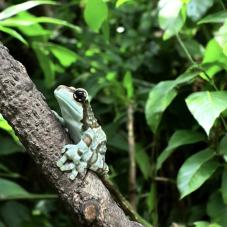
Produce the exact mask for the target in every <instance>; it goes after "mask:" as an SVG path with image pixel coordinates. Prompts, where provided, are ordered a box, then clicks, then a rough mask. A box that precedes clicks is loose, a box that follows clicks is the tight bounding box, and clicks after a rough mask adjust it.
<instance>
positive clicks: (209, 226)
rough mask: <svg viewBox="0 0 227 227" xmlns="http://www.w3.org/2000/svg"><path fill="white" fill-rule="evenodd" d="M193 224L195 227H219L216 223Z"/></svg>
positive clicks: (197, 222)
mask: <svg viewBox="0 0 227 227" xmlns="http://www.w3.org/2000/svg"><path fill="white" fill-rule="evenodd" d="M193 224H194V225H195V227H221V226H220V225H218V224H216V223H209V222H206V221H196V222H194V223H193Z"/></svg>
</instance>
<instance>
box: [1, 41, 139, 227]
mask: <svg viewBox="0 0 227 227" xmlns="http://www.w3.org/2000/svg"><path fill="white" fill-rule="evenodd" d="M0 113H2V115H3V116H4V117H5V118H6V119H7V120H8V122H9V123H10V124H11V126H12V127H13V128H14V130H15V132H16V134H17V136H18V137H19V138H20V140H21V142H22V143H23V145H24V146H25V148H26V150H27V152H29V154H30V155H31V157H32V159H33V160H34V161H35V163H36V164H37V168H39V169H40V170H41V172H42V173H43V174H44V175H45V176H46V178H47V179H48V181H49V182H50V184H51V185H53V188H55V189H56V191H57V193H58V194H59V196H60V198H61V199H62V202H63V203H64V204H65V206H66V207H67V209H68V210H69V211H70V213H71V214H72V216H73V218H74V219H75V221H76V223H77V226H78V225H79V226H104V227H107V226H108V227H110V226H113V227H118V226H119V227H120V226H123V227H125V226H127V227H130V226H138V227H139V226H142V225H140V224H139V223H137V222H133V221H130V220H129V218H128V217H127V216H126V215H125V214H124V212H123V211H122V209H121V208H120V207H119V206H118V205H117V204H116V202H115V201H114V200H113V199H112V197H111V195H110V193H109V191H108V190H107V189H106V187H105V186H104V185H103V183H102V181H101V180H100V179H99V178H98V177H97V176H96V175H95V174H94V173H92V172H88V174H87V175H86V177H85V178H84V179H76V180H75V181H74V182H72V181H70V180H69V179H68V178H67V174H64V173H62V172H61V171H59V169H58V168H57V167H56V161H57V160H58V159H59V157H60V151H61V148H62V147H63V146H64V145H65V144H67V143H69V142H70V140H69V137H68V135H67V134H66V132H65V130H64V129H63V128H62V126H61V125H60V124H59V122H58V121H57V120H56V119H55V117H54V115H53V114H52V112H51V110H50V108H49V107H48V105H47V104H46V102H45V98H44V97H43V95H42V94H41V93H40V92H39V91H38V90H37V88H36V86H35V85H34V84H33V82H32V81H31V79H30V78H29V76H28V75H27V72H26V70H25V68H24V66H23V65H22V64H21V63H20V62H18V61H16V60H15V59H14V58H13V57H12V56H11V55H10V54H9V53H8V50H7V48H6V47H4V46H3V45H2V44H0Z"/></svg>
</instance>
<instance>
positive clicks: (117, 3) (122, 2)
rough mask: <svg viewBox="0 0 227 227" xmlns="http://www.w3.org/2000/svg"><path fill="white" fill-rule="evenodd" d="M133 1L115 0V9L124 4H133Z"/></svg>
mask: <svg viewBox="0 0 227 227" xmlns="http://www.w3.org/2000/svg"><path fill="white" fill-rule="evenodd" d="M133 1H134V0H117V2H116V7H120V6H122V5H124V4H125V3H129V2H133Z"/></svg>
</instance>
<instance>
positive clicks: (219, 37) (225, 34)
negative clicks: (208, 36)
mask: <svg viewBox="0 0 227 227" xmlns="http://www.w3.org/2000/svg"><path fill="white" fill-rule="evenodd" d="M215 40H216V41H217V42H218V44H219V45H220V47H221V48H222V50H223V53H224V54H225V56H227V19H226V20H225V23H224V24H223V26H221V27H220V29H219V30H218V31H217V32H216V33H215Z"/></svg>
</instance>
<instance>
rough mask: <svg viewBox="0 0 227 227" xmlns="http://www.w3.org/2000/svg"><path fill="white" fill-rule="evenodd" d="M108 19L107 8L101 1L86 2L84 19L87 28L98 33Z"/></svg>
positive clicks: (90, 0)
mask: <svg viewBox="0 0 227 227" xmlns="http://www.w3.org/2000/svg"><path fill="white" fill-rule="evenodd" d="M107 17H108V8H107V5H106V3H105V2H104V1H103V0H87V4H86V7H85V10H84V18H85V21H86V22H87V24H88V26H89V27H90V28H91V29H92V30H93V31H95V32H98V31H99V29H100V28H101V26H102V24H103V22H104V21H105V20H106V19H107Z"/></svg>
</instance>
